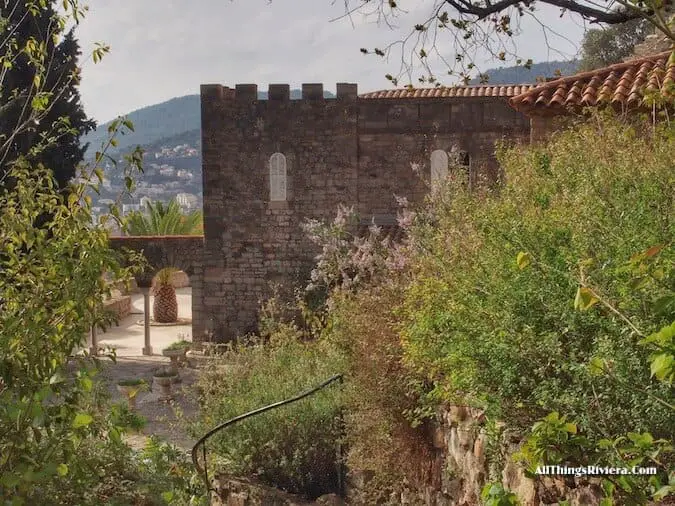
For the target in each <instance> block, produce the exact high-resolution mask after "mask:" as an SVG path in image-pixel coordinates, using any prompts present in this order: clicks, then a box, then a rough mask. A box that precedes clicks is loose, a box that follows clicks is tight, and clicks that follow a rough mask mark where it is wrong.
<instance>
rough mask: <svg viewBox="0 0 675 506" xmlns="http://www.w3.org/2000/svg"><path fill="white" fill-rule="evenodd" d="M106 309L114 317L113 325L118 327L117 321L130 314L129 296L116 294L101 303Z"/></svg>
mask: <svg viewBox="0 0 675 506" xmlns="http://www.w3.org/2000/svg"><path fill="white" fill-rule="evenodd" d="M103 306H104V308H105V310H106V311H109V312H110V313H112V315H113V316H114V317H115V325H116V326H117V327H119V322H120V321H121V320H123V319H124V318H126V317H127V316H129V315H130V314H131V296H129V295H118V296H114V297H111V298H110V299H108V300H106V301H105V302H104V303H103Z"/></svg>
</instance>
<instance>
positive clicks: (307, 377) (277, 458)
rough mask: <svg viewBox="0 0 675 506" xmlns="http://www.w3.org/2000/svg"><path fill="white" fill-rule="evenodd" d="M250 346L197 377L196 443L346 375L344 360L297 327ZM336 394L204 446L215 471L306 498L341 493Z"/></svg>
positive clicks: (270, 415)
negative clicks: (217, 429)
mask: <svg viewBox="0 0 675 506" xmlns="http://www.w3.org/2000/svg"><path fill="white" fill-rule="evenodd" d="M251 339H252V340H250V341H246V342H241V343H239V344H234V345H232V347H231V349H230V350H229V351H227V352H226V353H224V355H223V356H222V358H223V360H222V363H218V364H215V365H213V366H211V367H210V368H209V369H207V370H204V372H202V374H201V375H200V378H199V380H198V383H197V387H198V395H199V403H200V415H199V420H198V423H196V424H191V426H190V428H191V430H192V431H193V435H194V436H195V437H197V436H201V435H203V434H204V433H205V432H207V431H208V430H210V429H211V428H213V427H214V426H216V425H218V424H220V423H223V422H225V421H226V420H229V419H230V418H234V417H235V416H238V415H241V414H244V413H246V412H248V411H251V410H253V409H257V408H261V407H263V406H266V405H268V404H272V403H275V402H278V401H281V400H284V399H288V398H290V397H293V396H295V395H297V394H299V393H301V392H303V391H305V390H307V389H309V388H312V387H314V386H316V385H318V384H319V383H321V382H322V381H324V380H326V379H328V378H329V377H330V376H332V375H333V374H335V373H338V372H341V370H342V367H341V364H342V358H341V356H340V355H339V354H338V352H337V351H336V349H335V348H334V347H333V346H332V345H331V344H330V343H329V342H327V341H325V340H318V341H306V340H305V339H304V338H303V335H302V334H301V333H300V332H299V331H298V330H297V328H296V327H294V326H293V325H288V324H286V325H279V328H278V330H277V331H276V332H275V333H274V334H273V335H272V336H270V338H269V339H268V340H267V342H266V343H263V342H262V341H261V340H256V339H253V338H251ZM338 393H339V392H338V391H337V390H336V389H335V388H334V387H328V389H324V390H321V391H319V392H318V393H316V394H314V395H312V396H310V397H308V398H306V399H303V400H300V401H298V402H296V403H292V404H289V405H286V406H282V407H279V408H276V409H273V410H271V411H268V412H266V413H263V414H260V415H257V416H254V417H251V418H250V419H247V420H245V421H242V422H240V423H238V424H235V425H233V426H231V427H228V428H227V429H225V430H223V431H221V432H219V433H218V434H217V435H216V436H214V437H213V438H212V439H211V440H209V442H208V443H207V445H208V448H209V450H210V451H211V452H214V453H215V454H216V455H217V460H216V462H217V464H218V469H219V470H224V471H225V472H229V473H233V474H237V475H244V476H255V477H257V478H259V479H260V480H261V481H262V482H264V483H267V484H269V485H271V486H275V487H278V488H280V489H283V490H286V491H288V492H292V493H300V494H303V495H306V496H308V497H318V496H320V495H322V494H325V493H329V492H336V491H337V488H338V462H337V448H338V441H339V438H340V433H341V430H340V411H341V402H340V397H339V395H338ZM212 465H213V464H212Z"/></svg>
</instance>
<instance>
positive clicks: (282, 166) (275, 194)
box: [269, 153, 287, 202]
mask: <svg viewBox="0 0 675 506" xmlns="http://www.w3.org/2000/svg"><path fill="white" fill-rule="evenodd" d="M269 171H270V202H284V201H285V200H286V193H287V188H286V187H287V171H286V156H284V154H283V153H274V154H272V156H270V160H269Z"/></svg>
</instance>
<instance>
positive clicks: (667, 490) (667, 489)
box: [653, 52, 675, 501]
mask: <svg viewBox="0 0 675 506" xmlns="http://www.w3.org/2000/svg"><path fill="white" fill-rule="evenodd" d="M673 54H675V52H674V53H673ZM670 494H675V486H673V485H664V486H662V487H661V488H660V489H658V490H657V491H656V492H654V496H653V499H654V500H655V501H660V500H661V499H664V498H665V497H666V496H668V495H670Z"/></svg>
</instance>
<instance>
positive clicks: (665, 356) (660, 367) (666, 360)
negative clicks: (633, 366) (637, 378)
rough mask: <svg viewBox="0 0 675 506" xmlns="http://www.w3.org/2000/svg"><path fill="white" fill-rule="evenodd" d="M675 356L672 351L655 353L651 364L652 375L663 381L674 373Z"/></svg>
mask: <svg viewBox="0 0 675 506" xmlns="http://www.w3.org/2000/svg"><path fill="white" fill-rule="evenodd" d="M674 363H675V358H674V357H673V356H672V355H671V354H670V353H659V354H658V355H655V358H654V359H653V360H652V363H651V365H650V370H651V372H652V377H654V376H656V378H657V379H659V380H661V381H663V380H664V379H665V378H666V377H667V376H669V375H670V374H672V373H673V364H674Z"/></svg>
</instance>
